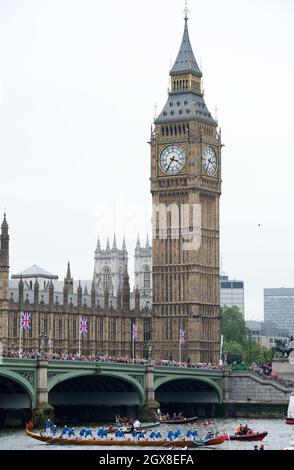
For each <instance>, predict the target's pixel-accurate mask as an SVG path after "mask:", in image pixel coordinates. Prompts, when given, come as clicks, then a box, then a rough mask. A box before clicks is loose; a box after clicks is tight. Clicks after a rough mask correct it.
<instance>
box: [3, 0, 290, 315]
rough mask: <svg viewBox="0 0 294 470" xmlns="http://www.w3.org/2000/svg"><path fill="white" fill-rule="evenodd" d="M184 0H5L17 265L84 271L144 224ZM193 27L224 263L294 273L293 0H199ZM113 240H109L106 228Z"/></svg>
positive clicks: (82, 274) (256, 304) (8, 196)
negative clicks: (217, 137) (216, 178)
mask: <svg viewBox="0 0 294 470" xmlns="http://www.w3.org/2000/svg"><path fill="white" fill-rule="evenodd" d="M183 8H184V1H183V0H148V1H144V0H141V1H135V0H124V1H119V0H107V1H104V2H103V1H100V0H48V1H46V0H0V159H1V161H0V210H1V211H3V210H4V208H5V207H6V210H7V218H8V222H9V225H10V235H11V263H10V264H11V274H13V273H16V272H19V271H21V270H23V269H25V268H27V267H28V266H30V265H32V264H38V265H39V266H41V267H43V268H44V269H47V270H49V271H51V272H54V273H55V274H58V275H59V276H60V277H62V278H63V277H64V275H65V272H66V263H67V261H68V260H70V261H71V265H72V272H73V275H74V277H75V279H90V278H91V277H92V273H93V255H94V250H95V246H96V242H97V236H98V233H100V236H101V239H102V244H103V245H105V243H106V237H107V235H109V236H110V237H111V239H112V237H113V232H114V231H116V232H117V238H118V242H119V244H121V242H122V237H123V234H124V233H125V234H126V239H127V245H128V249H129V255H130V257H131V264H130V272H131V273H132V271H133V259H132V255H133V250H134V246H135V241H136V238H137V233H138V232H140V234H141V236H142V238H143V239H145V237H146V233H147V232H149V233H150V234H151V195H150V191H149V165H150V163H149V161H150V155H149V146H148V144H147V141H148V140H149V137H150V126H151V123H152V121H153V117H154V105H155V103H157V111H158V112H160V111H161V109H162V107H163V105H164V104H165V101H166V97H167V86H168V73H169V68H170V64H171V61H172V62H173V61H174V60H175V58H176V55H177V53H178V49H179V46H180V42H181V38H182V33H183V27H184V21H183V13H182V11H183ZM189 10H190V14H189V17H190V20H189V31H190V38H191V42H192V45H193V49H194V53H195V55H196V58H197V60H198V63H199V64H200V63H202V69H203V72H204V88H205V92H206V95H205V99H206V102H207V105H208V107H209V109H210V111H211V112H212V113H213V114H214V110H215V106H217V107H218V118H219V124H220V125H221V128H222V136H223V143H224V144H225V147H224V149H223V175H222V176H223V195H222V199H221V251H222V265H223V271H225V272H226V273H227V274H228V275H230V276H231V277H234V278H238V279H244V281H245V287H246V297H245V303H246V305H245V310H246V316H247V318H251V319H257V318H262V316H263V288H264V287H282V286H284V287H293V286H294V224H293V216H294V210H293V202H294V197H293V192H294V189H293V174H294V152H293V146H294V143H293V135H294V124H293V114H294V91H293V90H294V54H293V46H294V28H293V24H294V1H293V0H222V1H220V0H205V1H200V0H193V1H192V0H190V2H189ZM111 241H112V240H111Z"/></svg>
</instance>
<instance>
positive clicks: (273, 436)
mask: <svg viewBox="0 0 294 470" xmlns="http://www.w3.org/2000/svg"><path fill="white" fill-rule="evenodd" d="M240 423H242V424H243V425H245V424H248V427H249V428H251V429H253V430H254V431H256V432H262V431H267V432H268V435H267V436H266V438H265V439H264V440H263V441H262V443H263V444H264V449H265V450H282V449H284V448H285V447H287V446H288V445H289V443H290V441H292V440H294V426H290V425H287V424H285V422H284V420H283V419H247V420H245V419H240V418H239V419H217V420H216V421H215V424H214V425H213V426H204V424H203V422H202V421H200V420H199V423H197V424H196V423H195V424H194V425H182V426H179V428H180V429H181V431H182V434H185V433H186V432H187V430H188V429H197V430H198V432H199V434H200V435H202V436H204V435H205V434H206V432H207V430H217V431H218V432H220V433H223V432H226V433H229V434H234V432H235V429H236V427H237V426H238V424H240ZM80 427H82V425H81V426H78V425H77V426H76V427H75V429H76V430H78V429H79V428H80ZM87 427H91V428H92V429H93V431H96V428H97V425H92V426H89V425H87ZM176 428H177V426H171V425H169V426H167V425H161V426H160V432H161V433H162V435H163V436H165V434H167V432H168V431H169V430H170V429H172V430H175V429H176ZM95 434H96V432H95ZM255 444H258V447H259V446H260V444H261V443H260V442H257V443H255V442H236V441H233V442H225V443H224V444H222V445H219V446H215V447H213V448H212V447H206V448H204V449H205V450H206V451H208V450H231V449H232V450H253V448H254V445H255ZM110 448H111V449H112V450H118V449H119V450H122V449H123V448H122V447H115V446H113V447H110ZM154 448H155V447H154ZM0 449H1V450H45V449H46V450H48V449H59V450H68V449H70V450H79V449H83V450H85V449H91V450H93V449H96V450H99V449H101V450H102V449H103V450H105V449H107V448H106V447H92V446H89V447H87V446H64V445H63V446H58V445H50V446H49V445H48V444H44V443H42V442H38V441H36V440H34V439H32V438H30V437H28V436H26V435H25V433H24V431H23V430H18V431H16V430H12V429H11V430H10V429H6V430H4V429H3V430H0ZM124 449H127V447H125V448H124ZM132 449H135V447H132ZM140 449H142V448H140ZM198 449H199V448H198ZM198 449H197V450H198ZM204 449H201V448H200V450H204Z"/></svg>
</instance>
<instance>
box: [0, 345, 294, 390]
mask: <svg viewBox="0 0 294 470" xmlns="http://www.w3.org/2000/svg"><path fill="white" fill-rule="evenodd" d="M2 356H3V357H7V358H24V359H39V358H41V357H42V354H41V353H40V352H39V351H36V350H32V351H23V350H22V351H19V350H16V349H7V350H3V352H2ZM43 358H44V359H47V360H58V361H84V362H98V363H109V364H136V365H146V364H148V360H147V359H132V358H127V357H122V356H121V357H113V356H109V355H103V354H91V355H84V354H81V355H79V354H74V353H67V352H64V353H58V352H52V353H48V352H46V353H44V355H43ZM151 364H152V365H154V366H156V367H176V368H192V369H207V370H216V371H222V370H223V369H224V366H223V365H221V364H213V363H211V362H202V363H200V362H192V361H190V360H189V359H188V361H187V362H177V361H174V360H173V359H172V358H169V359H161V360H152V361H151ZM232 369H234V367H233V366H232ZM244 370H247V367H246V366H245V364H244ZM248 370H249V371H251V372H253V373H255V374H257V375H259V376H260V377H262V378H264V379H268V380H275V381H277V382H279V383H280V384H281V385H285V386H292V385H294V382H293V381H291V380H289V379H286V378H284V377H282V376H280V375H278V374H277V373H276V372H274V371H273V370H272V367H271V364H269V363H265V364H255V363H254V364H252V365H251V366H250V367H249V368H248Z"/></svg>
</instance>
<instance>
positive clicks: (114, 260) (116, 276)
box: [94, 235, 128, 297]
mask: <svg viewBox="0 0 294 470" xmlns="http://www.w3.org/2000/svg"><path fill="white" fill-rule="evenodd" d="M94 260H95V264H94V283H95V288H96V290H97V292H98V295H103V294H104V291H105V289H107V290H108V293H109V295H111V296H113V297H117V292H118V290H119V289H120V288H122V285H123V275H124V273H125V271H127V269H128V252H127V248H126V242H125V239H124V240H123V244H122V248H121V249H119V248H118V247H117V243H116V237H115V235H114V238H113V244H112V248H110V244H109V239H107V244H106V249H105V250H102V249H101V245H100V240H99V238H98V242H97V247H96V251H95V258H94Z"/></svg>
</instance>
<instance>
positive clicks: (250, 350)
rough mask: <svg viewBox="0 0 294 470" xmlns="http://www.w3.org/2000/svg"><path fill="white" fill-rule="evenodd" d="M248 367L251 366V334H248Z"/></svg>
mask: <svg viewBox="0 0 294 470" xmlns="http://www.w3.org/2000/svg"><path fill="white" fill-rule="evenodd" d="M249 365H250V366H251V334H249Z"/></svg>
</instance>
